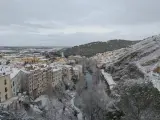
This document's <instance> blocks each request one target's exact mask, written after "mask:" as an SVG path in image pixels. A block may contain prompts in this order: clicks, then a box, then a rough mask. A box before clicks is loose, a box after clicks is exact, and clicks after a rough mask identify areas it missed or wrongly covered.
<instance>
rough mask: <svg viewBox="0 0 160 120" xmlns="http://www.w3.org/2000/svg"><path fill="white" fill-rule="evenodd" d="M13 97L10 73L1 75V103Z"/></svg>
mask: <svg viewBox="0 0 160 120" xmlns="http://www.w3.org/2000/svg"><path fill="white" fill-rule="evenodd" d="M11 97H12V89H11V80H10V75H9V74H8V75H5V74H4V75H0V103H1V102H4V101H6V100H8V99H9V98H11Z"/></svg>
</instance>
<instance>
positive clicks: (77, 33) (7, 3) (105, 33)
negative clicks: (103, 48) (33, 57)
mask: <svg viewBox="0 0 160 120" xmlns="http://www.w3.org/2000/svg"><path fill="white" fill-rule="evenodd" d="M159 12H160V0H0V46H2V45H9V46H12V45H14V46H16V45H18V46H19V45H20V46H21V45H22V46H28V45H32V46H35V45H41V46H43V45H45V46H48V45H49V46H72V45H78V44H82V43H87V42H91V41H107V40H109V39H128V40H136V39H137V40H138V39H143V38H145V37H148V36H152V35H155V34H159V33H160V13H159Z"/></svg>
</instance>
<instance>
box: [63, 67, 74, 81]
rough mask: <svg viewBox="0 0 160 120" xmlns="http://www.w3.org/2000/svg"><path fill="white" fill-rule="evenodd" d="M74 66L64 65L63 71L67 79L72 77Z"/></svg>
mask: <svg viewBox="0 0 160 120" xmlns="http://www.w3.org/2000/svg"><path fill="white" fill-rule="evenodd" d="M71 69H72V66H71V65H63V68H62V73H63V76H64V77H65V78H67V80H71V79H72V72H71Z"/></svg>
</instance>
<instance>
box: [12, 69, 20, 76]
mask: <svg viewBox="0 0 160 120" xmlns="http://www.w3.org/2000/svg"><path fill="white" fill-rule="evenodd" d="M19 71H20V69H18V68H12V72H11V74H10V78H11V79H13V78H14V77H15V76H16V75H17V74H18V73H19Z"/></svg>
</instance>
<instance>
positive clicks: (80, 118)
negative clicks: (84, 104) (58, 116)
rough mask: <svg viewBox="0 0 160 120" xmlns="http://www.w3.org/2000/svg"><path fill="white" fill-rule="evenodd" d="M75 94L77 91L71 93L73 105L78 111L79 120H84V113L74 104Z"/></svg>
mask: <svg viewBox="0 0 160 120" xmlns="http://www.w3.org/2000/svg"><path fill="white" fill-rule="evenodd" d="M75 95H76V93H71V96H72V99H71V105H72V107H73V108H74V109H75V110H76V111H77V112H78V120H83V115H82V112H81V110H80V109H79V108H77V107H76V106H75V105H74V99H75Z"/></svg>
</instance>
